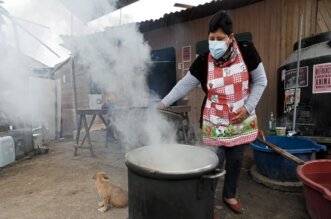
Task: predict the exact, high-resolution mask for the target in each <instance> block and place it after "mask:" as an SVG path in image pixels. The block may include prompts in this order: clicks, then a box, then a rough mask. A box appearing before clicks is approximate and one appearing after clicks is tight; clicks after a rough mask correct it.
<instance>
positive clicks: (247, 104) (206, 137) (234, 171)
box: [157, 11, 267, 213]
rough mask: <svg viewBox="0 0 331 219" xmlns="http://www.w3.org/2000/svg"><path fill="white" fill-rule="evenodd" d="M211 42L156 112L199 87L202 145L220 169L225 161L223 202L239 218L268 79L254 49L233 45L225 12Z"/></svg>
mask: <svg viewBox="0 0 331 219" xmlns="http://www.w3.org/2000/svg"><path fill="white" fill-rule="evenodd" d="M208 42H209V52H207V53H205V54H203V55H199V56H198V57H197V58H196V60H195V61H194V62H193V63H192V65H191V67H190V69H189V72H188V73H187V74H186V75H185V77H184V78H183V79H182V80H180V81H179V82H178V83H177V84H176V86H175V87H174V88H173V89H172V90H171V91H170V92H169V94H168V95H167V96H165V97H164V98H163V99H162V100H161V102H160V103H159V104H158V105H157V108H159V109H164V108H166V107H169V106H170V105H171V104H172V103H174V102H175V101H177V100H178V99H180V98H182V97H184V96H186V95H187V94H188V93H189V92H190V91H191V90H192V89H193V88H195V87H196V86H198V85H199V84H201V87H202V89H203V91H204V92H205V93H206V96H205V98H204V101H203V104H202V110H201V119H200V122H201V128H202V143H203V144H205V145H210V146H215V147H217V155H218V157H219V161H220V162H219V168H222V167H223V163H224V161H225V170H226V175H225V179H224V187H223V201H224V202H225V203H226V204H227V205H228V206H229V208H230V209H231V210H232V211H234V212H235V213H242V212H243V208H242V206H241V205H240V203H239V201H238V200H237V198H236V189H237V184H238V180H239V175H240V169H241V167H242V160H243V156H244V150H245V148H246V147H247V145H248V143H250V142H252V141H254V140H255V139H256V137H257V136H258V124H257V117H256V114H255V108H256V106H257V104H258V102H259V100H260V98H261V96H262V94H263V92H264V89H265V87H266V86H267V77H266V73H265V70H264V67H263V64H262V61H261V58H260V56H259V54H258V52H257V51H256V49H255V47H254V44H253V43H252V42H248V41H242V42H238V41H237V40H236V39H235V37H234V33H233V23H232V19H231V17H230V16H229V14H228V13H227V12H225V11H219V12H217V13H216V14H215V15H213V17H212V18H211V20H210V23H209V30H208Z"/></svg>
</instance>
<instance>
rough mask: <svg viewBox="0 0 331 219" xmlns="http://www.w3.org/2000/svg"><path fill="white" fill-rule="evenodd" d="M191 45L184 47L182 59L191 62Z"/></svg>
mask: <svg viewBox="0 0 331 219" xmlns="http://www.w3.org/2000/svg"><path fill="white" fill-rule="evenodd" d="M191 54H192V53H191V46H184V47H182V61H183V62H190V61H191Z"/></svg>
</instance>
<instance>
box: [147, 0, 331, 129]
mask: <svg viewBox="0 0 331 219" xmlns="http://www.w3.org/2000/svg"><path fill="white" fill-rule="evenodd" d="M230 13H231V15H232V18H233V22H234V32H235V33H240V32H251V33H252V35H253V42H254V43H255V45H256V48H257V50H258V51H259V53H260V55H261V57H262V60H263V64H264V67H265V70H266V72H267V77H268V87H267V88H266V91H265V93H264V95H263V97H262V99H261V101H260V103H259V105H258V107H257V113H258V115H259V118H260V119H259V120H260V126H261V127H262V128H263V129H266V128H267V121H268V119H269V115H270V112H275V111H276V99H277V92H276V90H277V68H278V67H279V66H280V65H281V63H282V62H284V61H285V59H286V58H287V57H288V56H289V54H291V53H292V51H293V44H294V43H295V42H296V41H297V40H298V31H299V19H300V15H301V14H303V15H304V28H303V36H304V37H307V36H311V35H314V34H316V33H320V32H325V31H330V30H331V28H330V27H331V26H330V25H331V19H330V14H331V0H265V1H262V2H259V3H255V4H253V5H250V6H246V7H243V8H239V9H235V10H232V11H231V12H230ZM209 20H210V17H205V18H202V19H197V20H193V21H189V22H185V23H182V24H176V25H173V26H168V27H164V28H160V29H156V30H153V31H150V32H146V33H145V39H146V40H147V41H148V42H149V44H150V46H151V48H152V49H161V48H166V47H175V49H176V52H177V63H180V62H182V60H181V56H182V51H181V49H182V46H191V47H192V57H193V59H194V57H195V46H196V43H197V42H198V41H201V40H205V39H207V28H208V22H209ZM184 64H185V66H186V67H188V66H189V65H190V64H191V62H189V63H184ZM176 71H177V79H178V80H179V79H180V78H181V77H182V71H181V70H178V69H177V70H176ZM202 98H203V93H202V92H201V91H200V89H199V88H197V89H195V90H194V91H193V92H191V93H190V94H189V98H188V99H189V100H188V104H190V105H191V106H192V112H191V113H190V118H191V121H192V122H193V123H194V125H195V127H197V122H198V118H199V114H200V106H201V101H202Z"/></svg>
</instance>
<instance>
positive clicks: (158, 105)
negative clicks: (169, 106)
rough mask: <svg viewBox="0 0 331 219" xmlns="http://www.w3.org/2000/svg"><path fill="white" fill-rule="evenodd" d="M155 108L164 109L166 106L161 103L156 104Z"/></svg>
mask: <svg viewBox="0 0 331 219" xmlns="http://www.w3.org/2000/svg"><path fill="white" fill-rule="evenodd" d="M155 108H156V109H165V108H166V106H165V105H164V104H163V103H162V102H160V103H158V104H156V106H155Z"/></svg>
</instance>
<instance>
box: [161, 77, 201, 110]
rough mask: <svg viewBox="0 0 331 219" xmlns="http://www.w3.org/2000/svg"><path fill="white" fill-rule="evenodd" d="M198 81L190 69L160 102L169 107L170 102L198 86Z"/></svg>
mask: <svg viewBox="0 0 331 219" xmlns="http://www.w3.org/2000/svg"><path fill="white" fill-rule="evenodd" d="M199 84H200V81H199V80H198V79H197V78H196V77H194V76H193V75H192V74H191V73H190V71H188V72H187V74H186V75H185V77H184V78H182V79H181V80H180V81H178V83H177V84H176V86H175V87H173V88H172V90H171V91H170V92H169V93H168V95H167V96H165V97H164V98H163V99H162V101H161V102H162V103H163V104H164V105H165V106H166V107H169V106H170V105H171V104H173V103H174V102H176V101H177V100H179V99H180V98H182V97H184V96H185V95H187V94H188V93H189V92H190V91H191V90H193V88H195V87H196V86H198V85H199Z"/></svg>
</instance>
